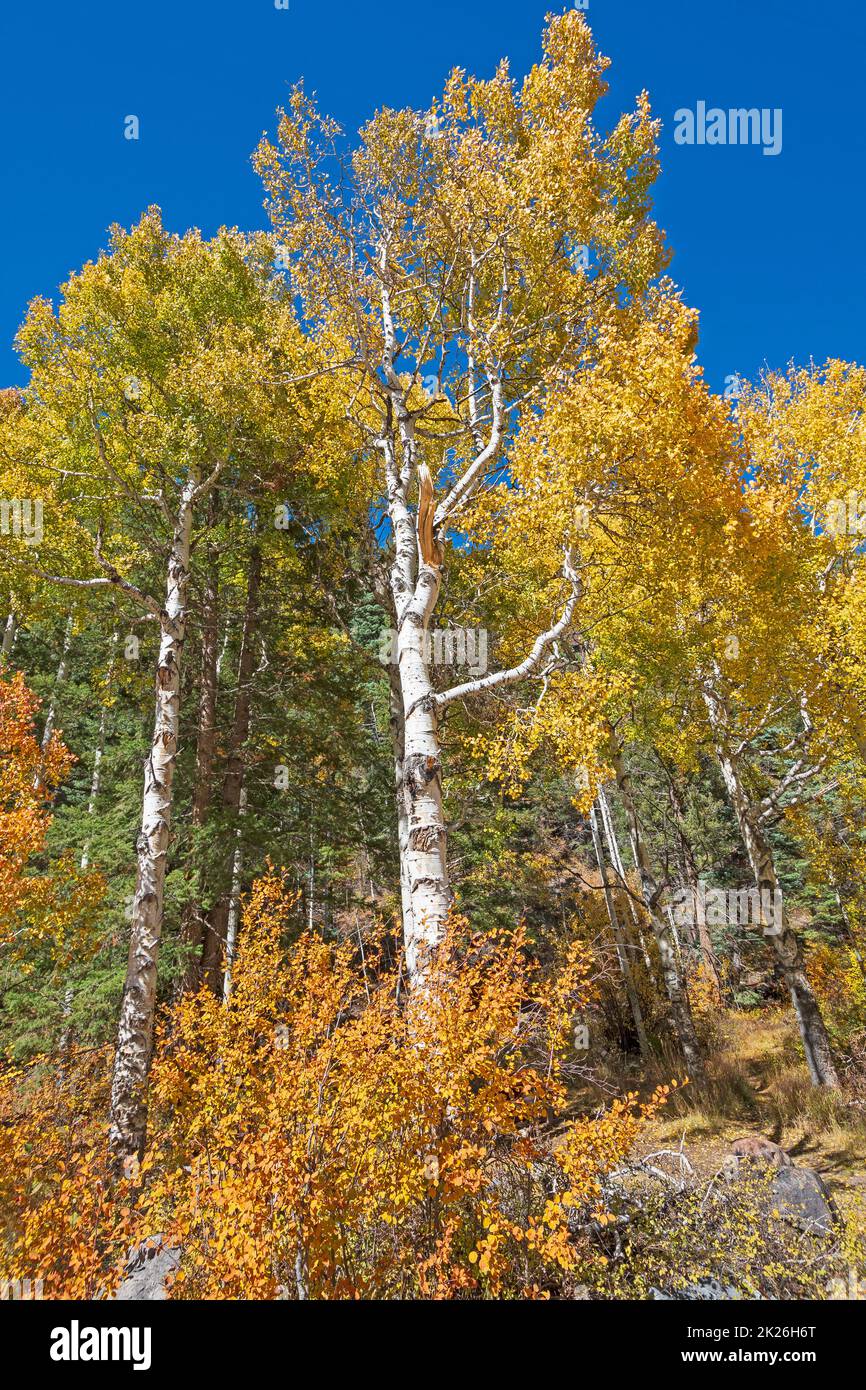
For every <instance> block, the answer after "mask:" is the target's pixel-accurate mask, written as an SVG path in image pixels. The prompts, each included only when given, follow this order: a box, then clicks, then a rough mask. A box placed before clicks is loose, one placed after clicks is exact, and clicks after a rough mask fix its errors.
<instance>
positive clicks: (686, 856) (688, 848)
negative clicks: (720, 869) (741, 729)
mask: <svg viewBox="0 0 866 1390" xmlns="http://www.w3.org/2000/svg"><path fill="white" fill-rule="evenodd" d="M665 773H666V775H667V779H668V794H669V797H670V803H671V810H672V811H673V816H674V823H675V824H676V828H677V839H678V841H679V850H680V855H679V858H680V864H681V865H682V872H683V881H684V883H685V886H686V888H687V890H688V893H689V896H690V898H691V900H692V904H693V907H694V914H695V916H694V926H695V931H696V936H697V944H698V947H699V949H700V952H701V960H702V962H703V965H704V967H705V968H706V970H707V971H708V973H709V976H710V980H711V983H712V987H713V990H714V992H715V995H716V998H717V999H718V1000H719V1002H721V998H722V985H721V981H720V979H719V970H718V961H717V960H716V954H715V951H714V950H713V942H712V938H711V936H710V929H709V926H708V925H707V913H706V903H705V901H704V895H703V893H702V892H701V884H700V875H699V874H698V866H697V862H696V860H695V852H694V849H693V848H692V843H691V840H690V839H689V837H688V835H687V834H686V826H685V811H686V808H685V801H684V799H683V792H682V787H681V786H680V783H679V781H678V779H677V776H676V773H675V772H673V771H672V770H671V769H669V768H667V767H665Z"/></svg>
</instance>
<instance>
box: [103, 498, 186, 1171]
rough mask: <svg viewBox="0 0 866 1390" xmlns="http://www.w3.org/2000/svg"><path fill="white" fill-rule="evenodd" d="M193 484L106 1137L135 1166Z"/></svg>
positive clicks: (165, 658) (179, 541) (164, 642)
mask: <svg viewBox="0 0 866 1390" xmlns="http://www.w3.org/2000/svg"><path fill="white" fill-rule="evenodd" d="M194 495H195V484H194V482H193V481H192V480H190V481H189V482H187V483H186V484H185V485H184V488H183V490H182V493H181V500H180V506H179V509H178V514H177V519H176V523H175V527H174V535H173V538H172V546H171V552H170V555H169V562H168V572H167V576H166V596H165V607H164V609H163V611H162V614H161V618H160V644H159V657H158V660H157V668H156V713H155V717H154V727H153V738H152V741H151V747H150V753H149V755H148V757H147V760H146V762H145V765H144V793H143V799H142V811H141V829H140V831H139V835H138V841H137V852H138V875H137V882H136V890H135V898H134V900H133V906H132V924H131V931H130V942H129V959H128V964H127V972H126V985H125V988H124V991H123V999H122V1002H121V1006H120V1019H119V1023H118V1030H117V1049H116V1052H115V1059H114V1074H113V1078H112V1088H111V1109H110V1127H109V1143H110V1145H111V1148H112V1150H113V1151H114V1153H115V1155H116V1157H117V1159H118V1161H119V1162H121V1163H123V1164H124V1165H127V1166H129V1165H132V1166H134V1160H136V1159H138V1158H140V1157H141V1155H142V1154H143V1152H144V1145H145V1140H146V1137H147V1080H148V1072H149V1070H150V1062H151V1054H152V1051H153V1028H154V1016H155V1010H156V979H157V977H156V972H157V960H158V956H159V942H160V936H161V933H162V919H163V898H164V892H165V874H166V860H167V857H168V848H169V838H170V831H171V808H172V784H173V781H174V770H175V763H176V760H177V748H178V733H179V727H180V668H181V658H182V655H183V643H184V637H185V635H186V618H187V586H188V582H189V562H190V548H191V542H192V521H193V500H194Z"/></svg>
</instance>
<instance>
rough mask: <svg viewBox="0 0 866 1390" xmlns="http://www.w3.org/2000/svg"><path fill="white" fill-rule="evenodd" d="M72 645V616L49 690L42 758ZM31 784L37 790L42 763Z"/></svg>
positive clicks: (43, 732) (41, 749)
mask: <svg viewBox="0 0 866 1390" xmlns="http://www.w3.org/2000/svg"><path fill="white" fill-rule="evenodd" d="M71 645H72V618H71V617H70V618H67V620H66V627H65V628H64V632H63V646H62V648H61V651H60V661H59V663H58V666H57V674H56V676H55V677H54V686H53V688H52V691H51V700H50V702H49V705H48V713H47V715H46V716H45V727H44V728H43V730H42V742H41V744H40V751H41V753H42V756H43V758H44V756H45V754H46V753H47V751H48V745H49V743H50V742H51V735H52V734H53V733H54V723H55V720H56V718H57V693H58V691H59V689H60V687H61V685H62V684H63V682H64V681H65V679H66V662H67V659H68V657H69V648H70V646H71ZM33 785H34V787H36V789H37V790H38V789H39V787H41V785H42V764H41V763H40V765H39V768H38V770H37V772H36V775H35V777H34V778H33Z"/></svg>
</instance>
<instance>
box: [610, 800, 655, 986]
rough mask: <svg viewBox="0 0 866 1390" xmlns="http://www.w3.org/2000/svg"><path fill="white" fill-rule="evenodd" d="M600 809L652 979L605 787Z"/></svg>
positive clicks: (612, 854) (649, 961) (611, 856)
mask: <svg viewBox="0 0 866 1390" xmlns="http://www.w3.org/2000/svg"><path fill="white" fill-rule="evenodd" d="M598 808H599V810H600V811H601V823H602V826H603V828H604V835H605V839H606V840H607V850H608V854H609V855H610V859H611V863H612V864H613V871H614V873H615V874H616V876H617V878H618V879H619V881H620V885H621V887H622V889H623V891H624V892H625V895H626V900H627V902H628V909H629V913H630V915H631V920H632V925H633V926H634V929H635V932H636V933H637V939H638V941H639V942H640V949H641V954H642V956H643V963H644V965H645V966H646V968H647V970H648V971H649V973H650V978H652V968H653V966H652V961H651V960H650V953H649V951H648V950H647V946H646V941H645V940H644V934H643V931H642V929H641V924H640V917H639V916H638V911H637V908H636V907H635V904H634V898H633V897H632V895H631V892H630V890H629V886H628V880H627V879H626V876H625V868H624V866H623V862H622V854H621V853H620V848H619V840H618V839H617V836H616V826H615V825H614V823H613V816H612V814H611V810H610V803H609V802H608V799H607V792H606V791H605V789H604V787H599V789H598Z"/></svg>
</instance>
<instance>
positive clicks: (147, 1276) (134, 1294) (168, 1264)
mask: <svg viewBox="0 0 866 1390" xmlns="http://www.w3.org/2000/svg"><path fill="white" fill-rule="evenodd" d="M180 1258H181V1251H180V1250H179V1249H178V1248H177V1247H176V1246H172V1245H168V1244H166V1243H165V1241H164V1240H163V1237H162V1236H161V1235H156V1236H150V1237H148V1239H147V1240H143V1241H141V1243H140V1244H139V1245H134V1246H133V1247H132V1249H131V1250H130V1252H129V1258H128V1259H127V1263H126V1278H125V1279H124V1281H123V1283H122V1284H121V1285H120V1288H119V1289H118V1290H117V1293H116V1294H115V1298H116V1299H117V1300H118V1302H121V1303H126V1302H129V1303H132V1302H139V1301H142V1302H144V1301H147V1302H159V1301H162V1300H164V1299H167V1298H168V1284H169V1281H170V1280H171V1279H172V1278H173V1276H174V1275H175V1274H176V1273H177V1271H178V1270H179V1269H180Z"/></svg>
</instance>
